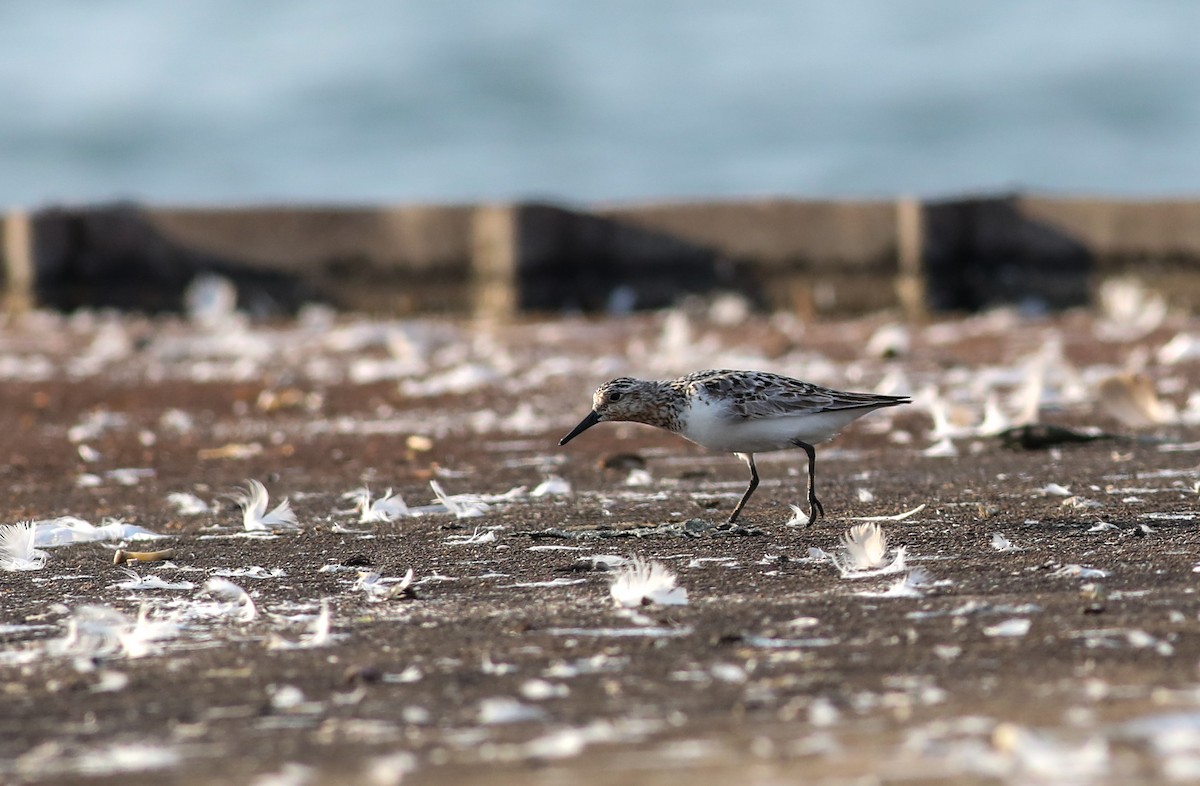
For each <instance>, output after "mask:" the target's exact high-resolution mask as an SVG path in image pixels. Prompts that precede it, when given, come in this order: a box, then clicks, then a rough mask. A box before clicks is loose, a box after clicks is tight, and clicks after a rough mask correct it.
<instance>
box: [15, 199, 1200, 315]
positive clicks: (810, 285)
mask: <svg viewBox="0 0 1200 786" xmlns="http://www.w3.org/2000/svg"><path fill="white" fill-rule="evenodd" d="M0 249H2V250H3V266H2V268H0V270H2V273H0V281H2V284H3V292H4V302H5V304H6V306H7V307H8V308H24V307H31V306H45V307H53V308H61V309H72V308H78V307H116V308H134V309H143V310H163V309H177V308H179V307H180V304H181V302H182V295H183V292H184V290H185V288H186V286H187V284H188V282H190V281H191V279H192V278H193V277H194V276H195V275H197V274H199V273H204V272H212V273H217V274H220V275H224V276H227V277H229V278H230V279H232V280H233V281H234V282H235V283H236V284H237V285H238V289H239V296H240V298H241V300H242V303H243V305H244V306H246V307H247V308H249V309H250V310H252V311H255V312H259V313H279V312H287V311H291V310H294V309H295V308H296V307H298V306H299V305H301V304H302V303H304V302H310V301H319V302H326V303H330V304H333V305H335V306H337V307H339V308H343V309H352V310H360V311H368V312H375V313H396V314H416V313H453V314H468V313H474V314H486V315H493V316H512V315H516V314H519V313H522V312H529V311H559V310H564V309H569V310H583V311H593V310H600V309H611V308H631V307H632V308H639V307H640V308H647V307H659V306H663V305H666V304H668V303H670V302H672V301H673V300H675V299H677V298H678V297H679V296H681V295H684V294H689V293H700V294H703V293H707V292H713V291H719V290H725V291H728V290H732V291H737V292H740V293H743V294H745V295H746V296H747V297H749V298H750V299H751V301H752V302H754V303H756V304H757V305H760V306H762V307H766V308H788V309H794V310H799V311H801V312H805V313H837V312H840V313H847V312H860V311H866V310H871V309H876V308H882V307H897V306H899V307H903V308H905V309H907V310H909V311H910V312H924V311H947V310H971V309H977V308H982V307H987V306H990V305H997V304H1002V303H1022V302H1024V303H1037V304H1041V305H1044V306H1046V307H1049V308H1060V307H1067V306H1074V305H1082V304H1086V303H1088V302H1089V301H1090V299H1091V297H1092V293H1093V292H1094V291H1095V288H1096V286H1097V284H1098V283H1099V282H1100V281H1102V280H1103V279H1105V278H1108V277H1112V276H1120V275H1130V274H1132V275H1136V276H1138V277H1141V278H1143V279H1144V280H1146V281H1147V283H1148V284H1150V285H1151V286H1154V287H1156V288H1160V289H1162V290H1163V291H1164V293H1165V294H1166V295H1167V296H1168V297H1169V299H1171V300H1172V301H1173V302H1174V303H1175V304H1176V305H1179V306H1184V307H1189V308H1190V307H1195V306H1197V305H1200V286H1198V283H1200V200H1196V201H1191V200H1161V201H1118V200H1105V199H1084V198H1056V197H1045V196H1024V195H1012V196H983V197H978V198H962V199H949V200H939V201H919V200H916V199H897V200H877V201H820V200H795V199H771V200H740V201H739V200H735V201H723V202H686V203H659V204H646V205H599V206H569V205H553V204H545V203H511V204H482V205H398V206H366V207H353V206H351V207H320V206H316V207H305V206H295V207H292V206H280V207H245V208H236V207H235V208H219V209H204V208H193V209H183V208H160V207H151V206H142V205H132V204H120V205H101V206H86V207H70V208H60V207H54V208H46V209H41V210H34V211H11V212H9V213H8V214H6V215H5V217H4V221H3V243H2V244H0Z"/></svg>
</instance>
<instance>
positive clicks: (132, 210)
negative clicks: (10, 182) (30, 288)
mask: <svg viewBox="0 0 1200 786" xmlns="http://www.w3.org/2000/svg"><path fill="white" fill-rule="evenodd" d="M33 249H34V252H33V254H34V257H33V261H34V266H35V270H36V274H35V282H34V297H35V300H36V302H37V303H39V304H40V305H43V306H46V307H49V308H56V309H60V310H63V311H72V310H74V309H78V308H115V309H125V310H133V311H144V312H150V313H153V312H162V311H180V310H182V309H183V298H184V292H185V291H186V289H187V287H188V284H190V283H191V281H192V279H193V278H195V277H196V276H197V275H200V274H204V273H210V274H216V275H220V276H223V277H225V278H228V279H229V280H230V281H232V282H233V283H234V284H235V285H236V287H237V290H238V307H239V308H240V309H242V310H245V311H247V312H249V313H251V314H253V315H255V316H271V315H276V314H290V313H294V312H295V311H296V310H297V309H298V308H299V307H300V306H301V305H303V304H304V303H305V302H309V301H313V300H316V299H317V298H316V297H314V293H312V292H310V291H307V288H306V287H305V286H304V285H303V283H302V282H301V281H300V280H299V279H298V278H297V277H295V276H290V275H286V274H282V273H278V272H273V271H263V270H259V269H255V268H254V267H253V266H249V265H247V264H246V263H245V262H244V261H240V260H236V259H229V258H225V257H220V256H216V255H213V254H211V253H207V252H203V251H198V250H196V249H192V248H189V247H187V246H184V245H181V244H180V243H178V242H177V241H173V240H171V239H169V238H167V237H165V236H164V235H162V234H161V233H160V232H159V231H158V230H157V229H156V228H155V227H154V225H153V223H152V222H151V221H150V220H149V219H148V218H147V217H146V214H145V213H144V211H142V210H141V209H140V208H138V207H137V206H134V205H124V204H121V205H108V206H101V207H94V208H81V209H71V208H49V209H46V210H42V211H39V212H38V213H37V214H35V216H34V217H33Z"/></svg>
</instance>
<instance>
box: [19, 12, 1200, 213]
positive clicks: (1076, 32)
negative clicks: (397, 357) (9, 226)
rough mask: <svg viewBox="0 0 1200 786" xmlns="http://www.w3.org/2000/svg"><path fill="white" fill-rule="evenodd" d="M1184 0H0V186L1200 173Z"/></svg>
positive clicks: (1132, 180) (1198, 101) (271, 192)
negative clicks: (1001, 0) (192, 0)
mask: <svg viewBox="0 0 1200 786" xmlns="http://www.w3.org/2000/svg"><path fill="white" fill-rule="evenodd" d="M1197 31H1200V4H1195V3H1190V2H1187V1H1186V0H1180V1H1179V2H1169V1H1161V2H1138V1H1136V0H1126V1H1124V2H1122V1H1120V0H1112V1H1110V2H1054V3H1049V2H1042V1H1041V0H1022V1H1020V2H1005V3H989V4H983V3H962V2H956V1H955V0H926V1H925V2H903V3H896V2H889V1H888V0H856V1H853V2H837V3H828V2H826V3H818V2H794V0H758V1H757V2H744V3H737V4H734V3H712V2H697V1H696V0H689V1H688V2H652V3H647V2H640V1H638V2H634V1H632V0H630V1H628V2H626V1H624V0H620V1H617V2H606V3H583V2H566V1H564V0H531V1H530V2H504V3H480V2H445V1H439V2H421V3H417V2H392V1H387V2H385V1H384V0H375V1H374V2H359V3H353V4H346V3H329V2H318V1H317V0H307V1H301V0H287V2H282V1H280V2H255V3H246V2H242V1H241V0H211V1H210V2H205V3H189V4H179V3H160V2H154V1H153V0H107V1H105V2H54V3H5V4H3V5H0V205H7V206H16V205H23V206H30V207H34V206H39V205H43V204H47V203H55V202H67V203H77V202H85V201H96V200H111V199H134V200H141V201H149V202H156V203H176V204H224V203H248V202H262V201H288V202H297V201H308V202H312V201H315V202H364V201H384V202H393V201H440V202H444V201H467V200H480V199H493V198H554V199H566V200H576V201H589V200H642V199H651V198H660V197H663V198H679V197H685V198H687V197H696V198H699V197H720V196H734V195H736V196H742V195H750V196H753V195H766V194H786V195H798V196H817V197H829V196H877V195H878V196H892V195H896V194H900V193H913V194H917V195H920V196H937V195H946V194H956V193H962V192H967V191H976V190H986V189H1009V188H1019V189H1032V190H1039V191H1050V192H1066V193H1096V194H1111V195H1125V196H1145V195H1163V196H1168V195H1179V194H1189V193H1195V192H1197V191H1198V190H1200V47H1197V46H1196V45H1195V42H1196V35H1197Z"/></svg>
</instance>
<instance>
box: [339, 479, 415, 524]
mask: <svg viewBox="0 0 1200 786" xmlns="http://www.w3.org/2000/svg"><path fill="white" fill-rule="evenodd" d="M347 496H350V497H352V498H353V499H354V505H355V508H357V509H358V511H359V517H358V520H359V521H360V522H362V523H364V524H365V523H369V522H375V521H394V520H396V519H402V518H408V517H409V516H412V515H413V513H412V511H410V510H409V507H408V505H407V504H406V503H405V502H404V498H403V497H401V496H400V495H399V494H398V493H396V494H394V493H392V490H391V489H390V488H389V489H388V490H387V491H385V492H384V493H383V496H381V497H380V498H379V499H377V500H374V501H372V500H371V490H370V489H369V488H367V487H365V486H364V487H363V488H361V489H359V490H358V491H352V492H350V494H349V495H347Z"/></svg>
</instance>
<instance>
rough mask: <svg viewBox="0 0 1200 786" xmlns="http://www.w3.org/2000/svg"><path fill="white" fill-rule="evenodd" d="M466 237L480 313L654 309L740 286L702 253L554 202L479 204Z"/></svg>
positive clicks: (733, 276) (730, 268) (660, 234)
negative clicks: (698, 294)
mask: <svg viewBox="0 0 1200 786" xmlns="http://www.w3.org/2000/svg"><path fill="white" fill-rule="evenodd" d="M471 237H472V248H473V251H474V254H475V257H474V265H473V267H474V286H475V292H476V295H475V298H474V302H475V304H476V307H477V310H478V311H479V312H481V313H485V314H491V315H507V314H515V313H517V312H520V311H531V310H532V311H561V310H563V309H570V310H574V309H579V310H583V311H596V310H604V309H613V308H616V309H624V308H658V307H662V306H666V305H669V304H671V303H673V302H675V301H676V300H677V299H678V298H679V297H681V296H682V295H686V294H688V293H695V292H709V291H712V290H714V289H717V288H719V287H733V288H736V287H738V286H739V285H740V283H741V282H739V281H738V280H737V276H736V273H735V270H734V267H733V266H732V265H727V264H723V263H722V261H721V259H720V257H719V255H718V254H716V253H715V252H713V251H711V250H709V249H707V248H703V247H701V246H699V245H697V244H695V243H692V242H689V241H687V240H685V239H681V238H678V237H674V236H672V235H670V234H667V233H665V232H662V231H656V230H652V229H646V228H644V227H641V226H638V225H636V224H634V223H632V222H626V221H621V220H617V219H614V218H609V217H605V216H599V215H594V214H590V213H585V212H580V211H576V210H570V209H567V208H563V207H558V206H554V205H545V204H510V205H490V206H485V207H481V208H480V209H479V210H478V211H477V212H476V214H475V218H474V221H473V224H472V233H471Z"/></svg>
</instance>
